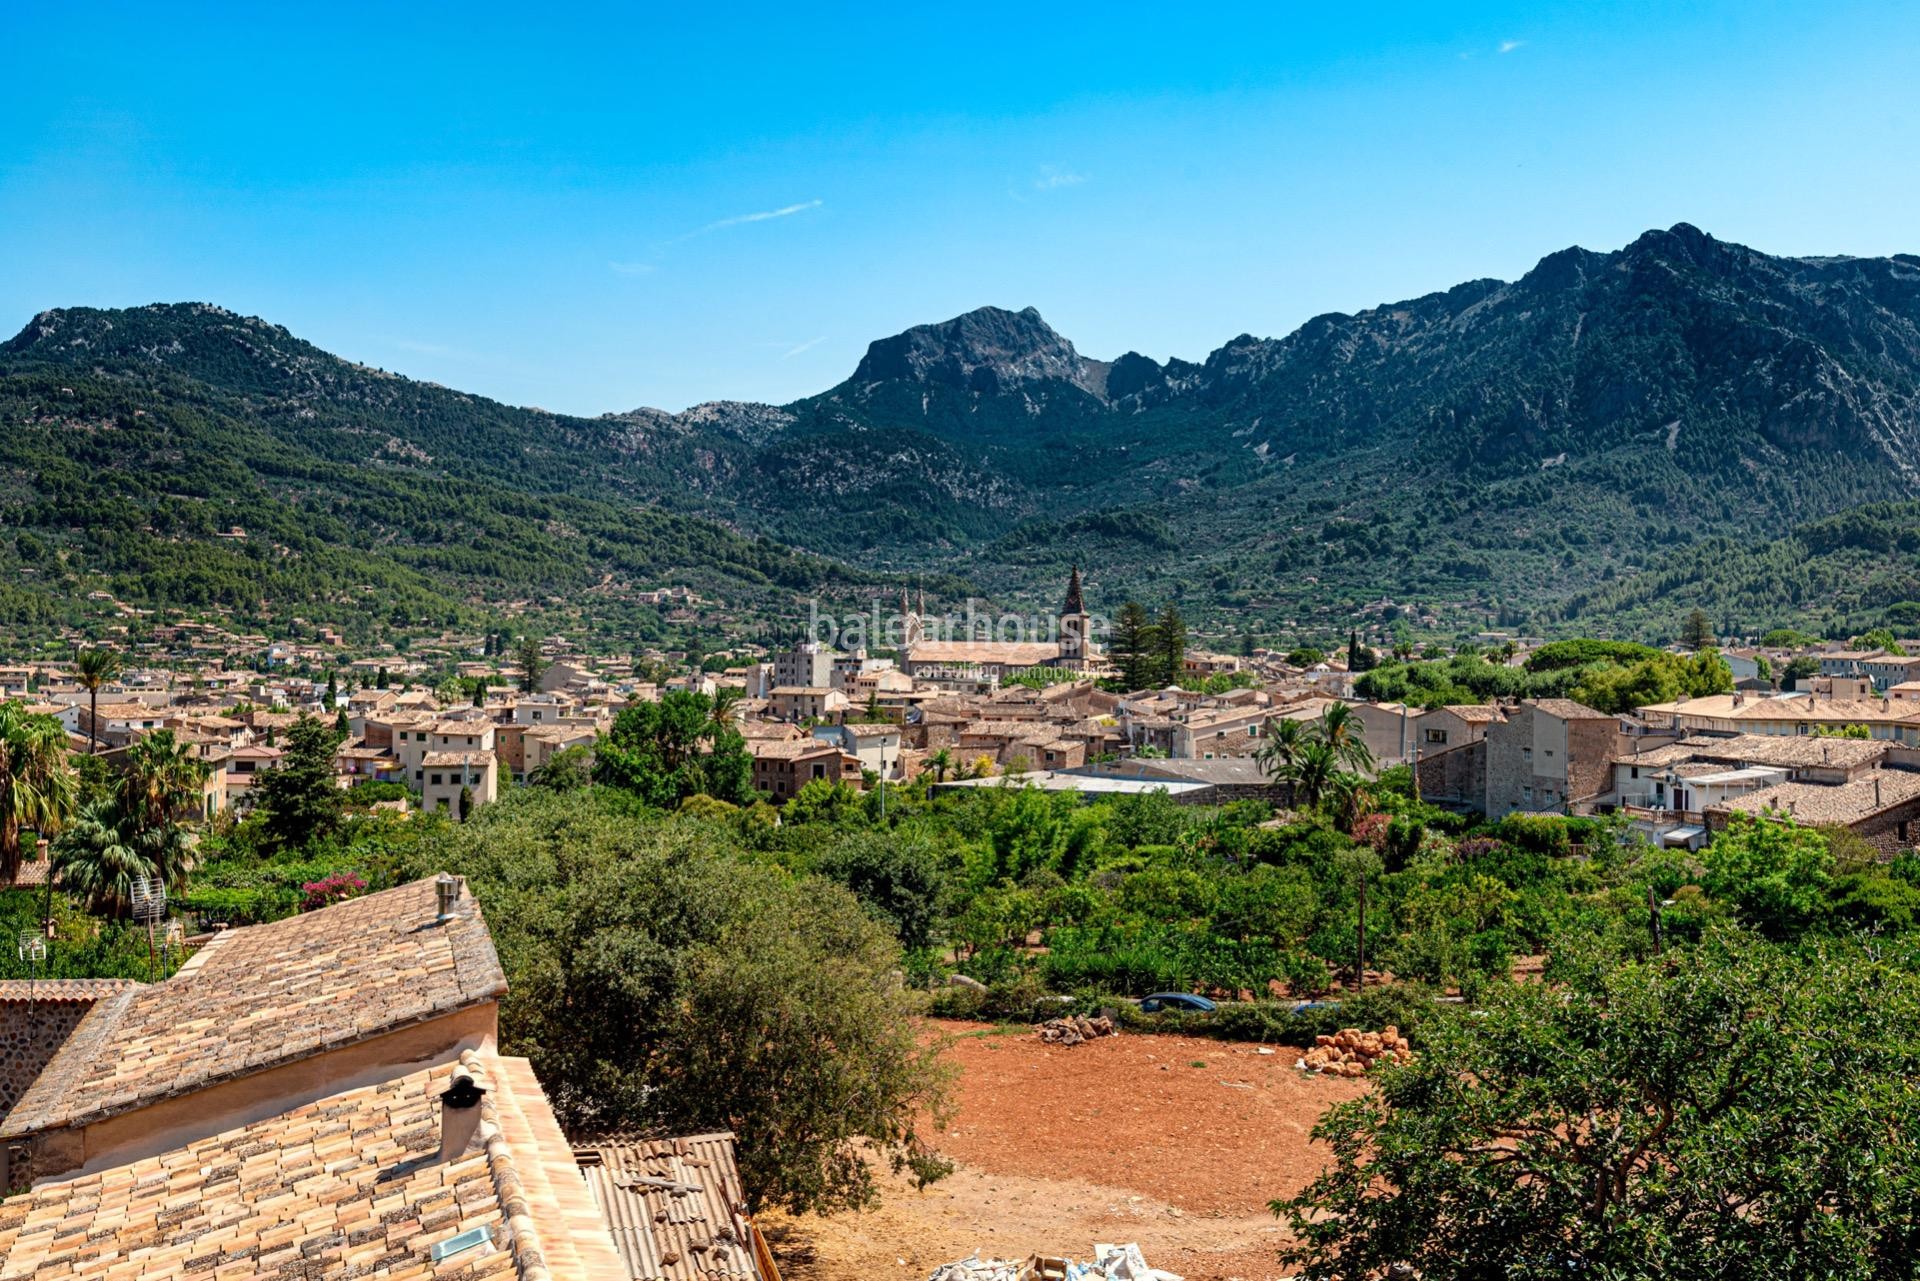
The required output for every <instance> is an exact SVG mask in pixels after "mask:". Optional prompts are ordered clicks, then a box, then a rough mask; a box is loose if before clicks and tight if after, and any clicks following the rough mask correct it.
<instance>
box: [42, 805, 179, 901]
mask: <svg viewBox="0 0 1920 1281" xmlns="http://www.w3.org/2000/svg"><path fill="white" fill-rule="evenodd" d="M53 868H54V871H56V872H58V873H59V874H60V883H61V884H62V885H64V886H65V887H66V888H67V889H68V890H69V891H70V892H72V893H74V894H77V895H79V896H80V897H81V898H83V899H85V900H86V903H87V907H88V908H89V909H90V910H92V911H95V912H100V913H104V914H108V915H112V916H125V915H127V914H128V913H129V912H131V911H132V910H133V883H134V881H135V880H136V879H137V878H139V877H142V876H152V875H153V874H154V866H153V864H152V863H151V862H149V861H148V860H147V859H146V858H145V857H144V856H143V855H142V853H141V851H140V849H139V847H138V843H137V842H136V841H135V840H133V839H132V838H131V837H130V836H129V835H128V833H127V830H126V825H125V823H124V822H123V821H122V819H121V816H120V815H119V814H118V813H117V812H116V811H115V810H114V807H113V806H112V804H110V803H109V802H107V801H95V802H94V803H93V804H91V805H89V806H87V807H86V808H85V809H83V810H81V811H80V816H79V818H77V819H76V820H75V821H74V824H73V826H72V827H70V828H68V829H67V830H66V831H65V832H63V833H61V835H60V839H59V840H58V841H56V842H54V846H53Z"/></svg>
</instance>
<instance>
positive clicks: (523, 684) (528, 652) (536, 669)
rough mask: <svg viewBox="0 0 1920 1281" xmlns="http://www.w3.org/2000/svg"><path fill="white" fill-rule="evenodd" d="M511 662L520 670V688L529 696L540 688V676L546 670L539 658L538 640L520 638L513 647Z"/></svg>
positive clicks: (545, 664)
mask: <svg viewBox="0 0 1920 1281" xmlns="http://www.w3.org/2000/svg"><path fill="white" fill-rule="evenodd" d="M513 661H514V662H515V663H516V664H517V665H518V666H519V668H520V688H521V690H522V691H523V692H525V693H528V694H531V693H534V692H535V691H537V690H538V689H539V688H540V674H541V673H542V672H544V671H546V669H547V663H546V660H545V659H544V658H542V657H541V656H540V638H539V637H537V636H522V637H521V638H520V643H519V644H518V645H516V646H514V650H513Z"/></svg>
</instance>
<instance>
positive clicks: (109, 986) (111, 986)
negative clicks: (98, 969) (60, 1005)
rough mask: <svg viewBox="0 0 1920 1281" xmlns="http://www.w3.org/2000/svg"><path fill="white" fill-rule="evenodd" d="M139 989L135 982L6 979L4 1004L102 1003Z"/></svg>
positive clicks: (0, 993)
mask: <svg viewBox="0 0 1920 1281" xmlns="http://www.w3.org/2000/svg"><path fill="white" fill-rule="evenodd" d="M139 986H140V984H138V983H136V982H135V981H134V980H132V979H32V980H28V979H5V980H0V1001H7V1002H11V1001H27V1000H33V1001H98V1000H102V999H104V998H106V997H109V996H118V995H119V994H120V993H122V992H125V991H127V990H128V989H129V988H135V987H139Z"/></svg>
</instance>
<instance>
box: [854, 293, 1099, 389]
mask: <svg viewBox="0 0 1920 1281" xmlns="http://www.w3.org/2000/svg"><path fill="white" fill-rule="evenodd" d="M851 381H852V382H853V383H854V385H855V386H862V385H868V384H874V383H889V382H896V383H897V382H907V383H919V384H924V385H929V386H943V387H948V388H952V389H955V390H961V391H967V392H972V393H976V394H982V395H992V394H996V393H999V392H1006V391H1014V390H1017V389H1019V388H1021V387H1023V386H1024V385H1026V384H1029V383H1047V382H1058V383H1071V384H1073V385H1074V386H1077V387H1079V388H1081V389H1082V390H1084V391H1087V392H1090V393H1092V394H1093V395H1096V396H1099V395H1102V394H1103V391H1104V386H1105V381H1106V365H1105V364H1104V363H1102V362H1100V361H1095V360H1088V359H1086V358H1085V357H1084V356H1082V355H1080V353H1079V352H1077V351H1075V350H1074V348H1073V344H1072V343H1071V342H1068V341H1067V340H1066V339H1065V338H1063V337H1061V336H1060V334H1058V333H1057V332H1055V331H1054V329H1053V327H1052V326H1051V325H1049V324H1047V322H1046V321H1045V320H1043V319H1041V317H1040V313H1039V312H1038V311H1036V310H1035V309H1034V308H1032V307H1026V308H1022V309H1021V310H1019V311H1008V310H1006V309H1004V308H1001V307H980V308H976V309H975V310H973V311H969V312H967V313H965V314H964V315H960V316H955V317H954V318H953V319H951V320H943V321H940V322H938V323H936V324H930V325H915V326H914V327H913V328H911V329H909V330H907V331H905V332H904V333H899V334H895V335H894V336H893V337H891V338H882V339H879V340H877V341H875V342H873V343H871V344H870V345H869V346H868V347H867V354H866V356H865V357H863V358H862V359H861V361H860V365H859V367H858V368H857V369H855V370H854V373H853V378H852V380H851Z"/></svg>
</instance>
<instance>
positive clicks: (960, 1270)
mask: <svg viewBox="0 0 1920 1281" xmlns="http://www.w3.org/2000/svg"><path fill="white" fill-rule="evenodd" d="M927 1281H1183V1278H1181V1277H1180V1275H1179V1274H1178V1273H1174V1272H1163V1271H1161V1270H1160V1269H1159V1268H1156V1267H1153V1266H1151V1265H1150V1264H1148V1262H1147V1261H1146V1259H1145V1258H1144V1257H1143V1256H1142V1255H1141V1253H1140V1247H1139V1246H1138V1245H1134V1244H1132V1243H1129V1244H1127V1245H1096V1246H1094V1247H1093V1261H1092V1262H1090V1263H1078V1262H1076V1261H1074V1260H1073V1259H1070V1258H1065V1257H1060V1258H1056V1257H1053V1256H1050V1255H1043V1254H1034V1255H1028V1256H1027V1257H1026V1258H1025V1259H1023V1260H1021V1261H1020V1262H1018V1263H1016V1262H1014V1261H1013V1260H1011V1259H983V1258H981V1257H980V1252H979V1251H978V1250H976V1251H974V1252H973V1253H972V1254H970V1255H968V1256H967V1257H966V1258H964V1259H956V1260H955V1261H954V1262H952V1263H945V1264H942V1265H941V1266H939V1267H937V1268H935V1269H934V1270H933V1271H932V1272H931V1273H929V1274H928V1276H927Z"/></svg>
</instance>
